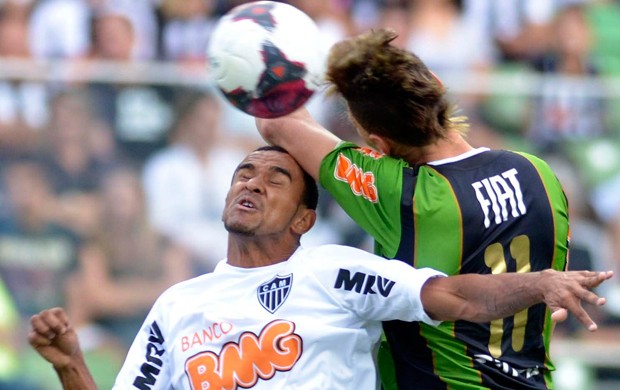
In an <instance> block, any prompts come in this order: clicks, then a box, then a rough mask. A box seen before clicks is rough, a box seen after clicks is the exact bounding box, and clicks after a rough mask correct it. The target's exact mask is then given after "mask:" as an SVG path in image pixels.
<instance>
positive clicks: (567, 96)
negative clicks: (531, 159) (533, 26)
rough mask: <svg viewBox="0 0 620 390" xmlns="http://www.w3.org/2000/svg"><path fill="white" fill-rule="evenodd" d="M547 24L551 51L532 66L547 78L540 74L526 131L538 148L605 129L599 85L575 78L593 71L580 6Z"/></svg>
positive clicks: (604, 116)
mask: <svg viewBox="0 0 620 390" xmlns="http://www.w3.org/2000/svg"><path fill="white" fill-rule="evenodd" d="M552 26H553V30H552V37H553V41H552V51H550V52H549V53H547V54H546V55H544V56H543V57H542V58H540V59H539V60H538V61H536V62H535V64H534V65H535V69H536V70H537V71H538V72H540V75H542V76H549V77H544V78H543V80H542V83H541V84H540V88H539V94H538V95H537V97H536V98H535V99H534V101H533V102H532V114H531V117H530V121H529V127H528V129H527V134H526V135H527V137H528V138H529V139H530V140H532V141H533V142H534V143H535V144H537V146H538V147H539V148H542V149H553V148H556V147H557V146H558V144H561V143H562V142H565V141H578V140H585V139H588V138H593V137H596V136H601V135H604V134H605V133H607V130H606V123H605V119H606V116H607V110H606V106H605V102H604V101H603V96H604V93H603V85H602V83H600V82H599V81H592V82H591V83H589V84H585V83H583V82H582V83H580V82H579V78H580V77H583V78H586V77H591V76H596V75H597V74H598V71H597V69H596V68H595V67H594V65H593V63H592V61H591V58H590V54H591V52H590V49H591V45H592V36H591V32H590V28H589V25H588V21H587V19H586V17H585V14H584V11H583V8H582V7H581V6H577V5H576V6H571V7H566V8H564V9H562V10H561V11H560V12H559V13H558V15H557V17H556V19H555V21H554V23H553V25H552ZM591 80H595V79H591Z"/></svg>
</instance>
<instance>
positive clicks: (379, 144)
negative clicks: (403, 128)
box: [368, 134, 392, 155]
mask: <svg viewBox="0 0 620 390" xmlns="http://www.w3.org/2000/svg"><path fill="white" fill-rule="evenodd" d="M368 141H370V142H369V144H370V145H371V146H373V147H374V148H375V149H377V150H378V151H379V152H381V153H383V154H387V155H389V154H390V152H391V151H392V147H391V143H390V142H389V140H388V139H386V138H383V137H381V136H380V135H377V134H369V135H368Z"/></svg>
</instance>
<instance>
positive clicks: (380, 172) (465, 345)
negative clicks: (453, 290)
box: [320, 143, 569, 390]
mask: <svg viewBox="0 0 620 390" xmlns="http://www.w3.org/2000/svg"><path fill="white" fill-rule="evenodd" d="M320 182H321V185H322V186H323V187H325V188H326V189H327V190H328V191H329V192H330V193H331V195H332V196H333V197H334V198H335V199H336V200H337V201H338V203H339V204H340V205H341V206H342V207H343V208H344V209H345V210H346V212H347V213H348V214H349V215H350V216H351V217H352V218H353V219H354V220H355V221H356V222H357V223H358V224H359V225H360V226H361V227H362V228H364V230H365V231H366V232H368V233H369V234H370V235H371V236H373V237H374V238H375V251H376V253H377V254H379V255H381V256H384V257H386V258H388V259H398V260H401V261H404V262H407V263H409V264H411V265H413V266H415V267H419V268H422V267H432V268H435V269H438V270H441V271H443V272H445V273H446V274H449V275H456V274H465V273H478V274H495V273H503V272H529V271H540V270H544V269H548V268H553V269H556V270H564V269H566V266H567V257H568V236H569V229H568V206H567V201H566V197H565V195H564V192H563V190H562V187H561V185H560V183H559V182H558V180H557V179H556V177H555V175H554V174H553V172H552V171H551V169H550V168H549V166H548V165H547V164H546V163H545V162H544V161H542V160H541V159H539V158H537V157H534V156H532V155H528V154H525V153H516V152H510V151H492V150H488V149H477V150H474V151H472V152H470V153H466V154H465V155H462V156H459V157H457V158H454V159H448V160H442V161H439V162H436V163H431V164H424V165H420V166H416V167H411V166H409V165H408V164H407V163H406V162H404V161H401V160H398V159H394V158H391V157H388V156H384V155H381V154H379V153H377V152H374V151H372V150H370V149H367V148H360V147H358V146H356V145H354V144H351V143H342V144H340V145H339V146H338V147H337V148H336V149H335V150H334V151H333V152H331V153H330V154H329V155H328V156H326V157H325V159H324V160H323V162H322V164H321V171H320ZM384 331H385V335H386V338H387V340H388V341H389V344H390V348H391V350H392V353H393V357H394V364H395V369H396V375H397V382H398V386H399V389H425V390H426V389H548V388H552V387H553V386H552V382H551V371H552V370H553V369H554V368H553V365H552V363H551V361H550V359H549V340H550V336H551V332H552V323H551V319H550V312H549V311H548V310H547V308H546V306H545V305H544V304H539V305H536V306H533V307H531V308H529V309H528V310H524V311H522V312H519V313H517V314H516V315H514V316H512V317H508V318H505V319H503V320H496V321H493V322H491V323H485V324H475V323H470V322H467V321H457V322H444V323H443V324H441V325H440V326H439V327H432V326H427V325H425V324H420V323H406V322H398V321H394V322H388V323H385V324H384Z"/></svg>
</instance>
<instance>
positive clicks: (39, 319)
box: [28, 307, 97, 390]
mask: <svg viewBox="0 0 620 390" xmlns="http://www.w3.org/2000/svg"><path fill="white" fill-rule="evenodd" d="M30 326H31V329H30V333H29V334H28V341H29V342H30V345H31V346H32V347H33V348H34V349H35V350H36V351H37V352H38V353H39V354H40V355H41V356H43V358H45V360H47V361H48V362H50V363H52V366H54V369H55V370H56V373H57V374H58V378H59V379H60V382H61V383H62V386H63V389H65V390H97V385H96V384H95V381H94V380H93V378H92V376H91V374H90V371H89V370H88V367H87V366H86V362H85V361H84V356H83V355H82V351H81V349H80V344H79V342H78V337H77V334H76V333H75V330H74V329H73V327H72V326H71V324H70V322H69V318H68V317H67V314H66V313H65V311H64V310H63V309H62V308H59V307H55V308H52V309H47V310H44V311H42V312H41V313H39V314H36V315H34V316H32V318H31V319H30Z"/></svg>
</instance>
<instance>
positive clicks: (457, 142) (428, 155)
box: [402, 132, 474, 165]
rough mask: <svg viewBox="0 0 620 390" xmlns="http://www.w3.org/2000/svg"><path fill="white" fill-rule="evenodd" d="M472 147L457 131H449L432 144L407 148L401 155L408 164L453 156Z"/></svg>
mask: <svg viewBox="0 0 620 390" xmlns="http://www.w3.org/2000/svg"><path fill="white" fill-rule="evenodd" d="M472 149H474V147H473V146H471V145H470V144H469V143H468V142H467V141H465V139H464V138H463V137H462V136H461V135H460V134H459V133H457V132H451V133H450V134H449V135H448V137H447V138H444V139H440V140H439V141H437V142H435V143H434V144H431V145H428V146H423V147H420V148H409V150H407V151H406V153H404V154H403V155H402V157H403V159H404V160H405V161H407V162H409V163H410V164H412V165H416V164H423V163H427V162H430V161H437V160H443V159H445V158H450V157H455V156H458V155H460V154H463V153H465V152H468V151H470V150H472Z"/></svg>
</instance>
